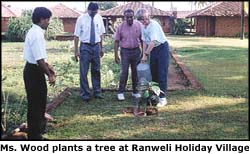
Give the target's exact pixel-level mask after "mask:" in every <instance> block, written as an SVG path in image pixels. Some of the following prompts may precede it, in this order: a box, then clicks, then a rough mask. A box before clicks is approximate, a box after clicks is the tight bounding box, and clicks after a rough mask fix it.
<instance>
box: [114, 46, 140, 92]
mask: <svg viewBox="0 0 250 154" xmlns="http://www.w3.org/2000/svg"><path fill="white" fill-rule="evenodd" d="M120 55H121V66H122V68H121V74H120V83H119V90H118V93H123V92H124V91H125V87H126V85H127V80H128V69H129V66H131V75H132V88H133V93H137V92H138V90H137V82H138V77H137V70H136V66H137V65H138V63H139V62H140V55H141V51H140V48H135V49H126V48H121V52H120Z"/></svg>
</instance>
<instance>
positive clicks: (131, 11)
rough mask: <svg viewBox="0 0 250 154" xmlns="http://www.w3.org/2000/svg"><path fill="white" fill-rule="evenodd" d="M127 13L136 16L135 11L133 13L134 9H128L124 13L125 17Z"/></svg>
mask: <svg viewBox="0 0 250 154" xmlns="http://www.w3.org/2000/svg"><path fill="white" fill-rule="evenodd" d="M126 13H133V14H135V13H134V11H133V10H132V9H127V10H125V11H124V12H123V14H124V15H125V14H126Z"/></svg>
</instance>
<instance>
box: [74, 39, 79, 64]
mask: <svg viewBox="0 0 250 154" xmlns="http://www.w3.org/2000/svg"><path fill="white" fill-rule="evenodd" d="M78 43H79V37H77V36H74V46H75V60H76V62H78V58H79V49H78Z"/></svg>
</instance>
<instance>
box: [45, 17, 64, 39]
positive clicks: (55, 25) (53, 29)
mask: <svg viewBox="0 0 250 154" xmlns="http://www.w3.org/2000/svg"><path fill="white" fill-rule="evenodd" d="M62 32H63V23H62V21H61V20H60V19H58V18H52V19H51V20H50V24H49V26H48V28H47V31H46V39H48V40H52V39H55V38H56V35H58V34H60V33H62Z"/></svg>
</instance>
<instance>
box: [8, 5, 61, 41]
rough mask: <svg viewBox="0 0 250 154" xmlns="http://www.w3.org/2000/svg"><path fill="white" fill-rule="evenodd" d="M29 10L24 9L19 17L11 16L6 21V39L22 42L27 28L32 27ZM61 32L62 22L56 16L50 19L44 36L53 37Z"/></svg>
mask: <svg viewBox="0 0 250 154" xmlns="http://www.w3.org/2000/svg"><path fill="white" fill-rule="evenodd" d="M31 16H32V12H31V10H24V11H23V13H22V16H21V17H17V18H11V19H10V20H9V22H8V26H7V31H6V39H7V40H8V41H11V42H23V41H24V40H25V35H26V33H27V32H28V30H29V29H30V28H31V27H32V20H31ZM62 32H63V24H62V21H60V20H59V19H57V18H54V19H52V20H51V21H50V24H49V26H48V29H47V31H46V38H47V39H53V38H55V35H56V34H59V33H62Z"/></svg>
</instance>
